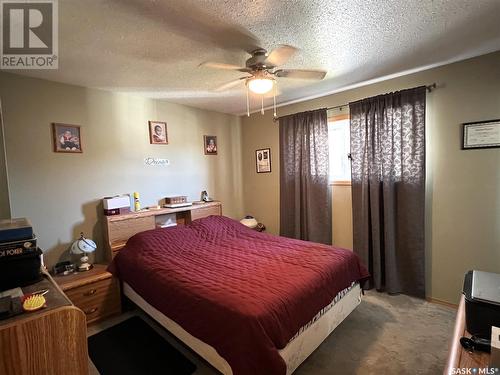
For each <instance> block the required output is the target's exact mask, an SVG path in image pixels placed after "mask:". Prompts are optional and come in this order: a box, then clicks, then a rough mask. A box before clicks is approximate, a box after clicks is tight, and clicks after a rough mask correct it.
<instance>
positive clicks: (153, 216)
mask: <svg viewBox="0 0 500 375" xmlns="http://www.w3.org/2000/svg"><path fill="white" fill-rule="evenodd" d="M170 214H175V216H176V222H177V225H183V224H189V223H190V222H191V221H193V220H196V219H200V218H202V217H206V216H210V215H222V204H221V202H218V201H214V202H206V203H201V204H193V205H192V206H187V207H177V208H160V209H150V210H144V211H140V212H130V213H127V214H123V215H113V216H105V218H104V236H105V242H106V245H107V251H106V259H107V260H108V261H111V259H113V257H114V256H115V255H116V254H117V253H118V251H120V249H122V248H123V247H124V246H125V244H126V243H127V240H128V239H129V238H130V237H132V236H133V235H135V234H137V233H139V232H144V231H146V230H151V229H155V228H157V217H159V216H165V215H170Z"/></svg>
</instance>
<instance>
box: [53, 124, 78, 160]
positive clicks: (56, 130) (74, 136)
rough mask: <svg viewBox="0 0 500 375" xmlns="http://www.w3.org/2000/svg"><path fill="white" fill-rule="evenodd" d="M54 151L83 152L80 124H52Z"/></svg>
mask: <svg viewBox="0 0 500 375" xmlns="http://www.w3.org/2000/svg"><path fill="white" fill-rule="evenodd" d="M52 141H53V144H54V152H67V153H81V152H82V139H81V135H80V127H79V126H78V125H68V124H58V123H53V124H52Z"/></svg>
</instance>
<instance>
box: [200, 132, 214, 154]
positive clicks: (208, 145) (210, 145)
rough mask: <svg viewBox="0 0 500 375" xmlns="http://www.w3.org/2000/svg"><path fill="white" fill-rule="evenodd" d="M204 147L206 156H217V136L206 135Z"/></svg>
mask: <svg viewBox="0 0 500 375" xmlns="http://www.w3.org/2000/svg"><path fill="white" fill-rule="evenodd" d="M203 145H204V149H205V155H217V137H216V136H215V135H204V136H203Z"/></svg>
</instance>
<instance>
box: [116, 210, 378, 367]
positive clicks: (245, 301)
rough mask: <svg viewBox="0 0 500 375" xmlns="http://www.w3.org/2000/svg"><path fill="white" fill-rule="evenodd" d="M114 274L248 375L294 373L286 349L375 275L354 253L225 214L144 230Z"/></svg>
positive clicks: (122, 255)
mask: <svg viewBox="0 0 500 375" xmlns="http://www.w3.org/2000/svg"><path fill="white" fill-rule="evenodd" d="M110 271H111V272H113V273H114V274H115V275H116V276H117V277H118V278H119V279H121V280H122V281H123V282H126V283H127V284H128V285H129V286H131V287H132V288H133V290H134V291H135V292H137V294H138V295H140V296H141V297H142V298H143V299H144V300H145V301H147V302H148V304H150V305H151V306H153V307H154V308H156V309H157V310H158V311H160V312H161V313H162V314H164V315H165V316H168V317H169V318H170V319H171V320H173V321H175V322H176V323H178V324H179V325H180V326H182V328H183V329H184V330H185V331H187V332H189V333H190V334H191V335H192V336H194V337H197V338H199V339H200V340H202V341H203V342H205V343H207V344H209V345H210V346H212V347H213V348H216V350H217V352H218V353H219V354H220V355H221V356H222V357H223V358H225V360H226V361H227V362H228V363H229V364H230V366H231V369H232V371H233V373H235V374H238V375H254V374H257V373H258V374H261V373H266V374H276V375H285V374H286V372H287V371H288V369H287V364H286V362H285V361H284V359H283V357H282V356H281V355H280V353H279V351H280V350H282V349H284V348H285V347H286V346H287V345H288V343H289V342H290V341H291V340H292V339H293V337H294V335H296V334H297V332H299V331H300V330H301V329H302V328H303V327H304V326H307V324H308V323H309V322H310V321H311V320H313V319H314V318H315V316H317V314H318V312H320V311H321V310H323V309H325V308H327V307H328V306H329V304H331V302H332V300H333V299H334V298H335V297H336V296H337V295H338V293H340V292H342V291H343V290H345V289H346V288H349V287H350V286H351V285H352V283H353V282H361V281H362V280H364V279H365V278H366V277H367V276H368V272H367V271H366V269H365V268H364V267H363V265H362V264H361V263H360V260H359V258H358V257H357V256H356V255H355V254H353V253H352V251H349V250H344V249H337V248H333V247H332V246H327V245H322V244H317V243H313V242H307V241H300V240H294V239H290V238H283V237H279V236H273V235H270V234H265V233H258V232H256V231H254V230H251V229H249V228H247V227H245V226H243V225H241V224H240V223H239V222H237V221H235V220H232V219H229V218H226V217H222V216H210V217H206V218H203V219H200V220H195V221H194V222H192V223H191V224H189V225H186V226H183V227H177V228H167V229H157V230H152V231H145V232H141V233H139V234H137V235H135V236H133V237H132V238H130V239H129V241H128V242H127V245H126V246H125V248H124V249H122V250H121V251H120V253H119V254H118V255H117V256H116V257H115V258H114V260H113V263H112V264H111V266H110ZM200 317H202V319H200ZM249 347H251V348H252V350H250V351H249V350H248V348H249Z"/></svg>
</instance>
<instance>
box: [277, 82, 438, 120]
mask: <svg viewBox="0 0 500 375" xmlns="http://www.w3.org/2000/svg"><path fill="white" fill-rule="evenodd" d="M436 87H437V85H436V82H434V83H431V84H430V85H427V86H425V88H426V89H427V91H428V92H432V90H434V89H435V88H436ZM343 107H349V103H347V104H341V105H336V106H334V107H326V110H327V111H329V110H331V109H337V108H343ZM287 116H288V115H287ZM282 117H284V116H278V117H274V118H273V121H274V122H276V121H278V120H279V119H280V118H282Z"/></svg>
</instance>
